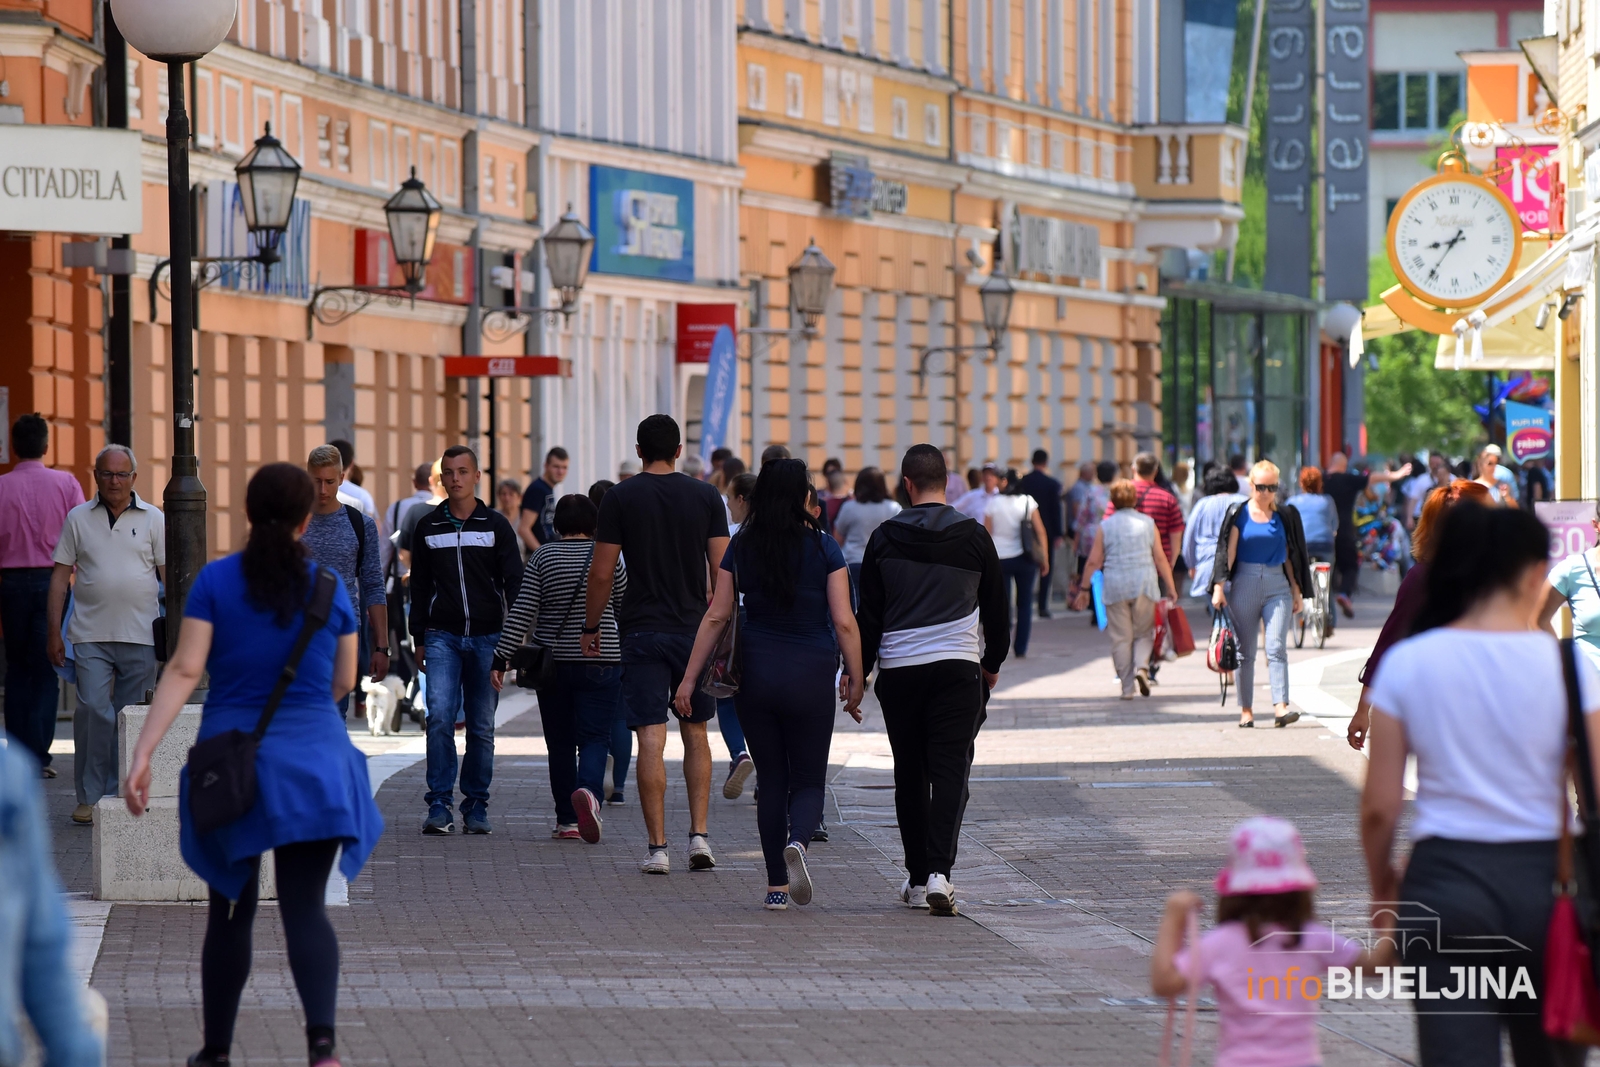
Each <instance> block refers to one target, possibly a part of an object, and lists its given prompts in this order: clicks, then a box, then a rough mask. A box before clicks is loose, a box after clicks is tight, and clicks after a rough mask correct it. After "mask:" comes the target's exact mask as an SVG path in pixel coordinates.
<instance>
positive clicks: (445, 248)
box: [354, 229, 476, 304]
mask: <svg viewBox="0 0 1600 1067" xmlns="http://www.w3.org/2000/svg"><path fill="white" fill-rule="evenodd" d="M354 237H355V251H356V263H355V267H356V269H355V282H354V284H356V285H371V286H377V287H378V288H380V289H389V288H396V289H398V288H399V287H400V286H402V285H404V284H405V276H404V275H403V274H401V273H400V262H399V260H397V259H395V258H394V247H393V246H392V245H391V244H390V243H389V231H387V230H367V229H357V230H356V231H355V234H354ZM475 261H476V257H475V256H473V254H472V249H470V248H467V247H466V246H465V245H449V244H445V243H444V242H443V241H440V242H438V243H436V244H435V245H434V246H433V258H432V259H430V260H429V261H428V269H427V272H426V273H425V274H424V275H423V280H424V281H425V282H426V283H427V284H426V285H424V286H423V288H422V290H421V291H420V292H418V293H417V299H419V300H433V301H437V302H439V303H442V304H470V303H472V301H473V299H474V297H475V295H476V293H475V290H474V286H473V263H474V262H475Z"/></svg>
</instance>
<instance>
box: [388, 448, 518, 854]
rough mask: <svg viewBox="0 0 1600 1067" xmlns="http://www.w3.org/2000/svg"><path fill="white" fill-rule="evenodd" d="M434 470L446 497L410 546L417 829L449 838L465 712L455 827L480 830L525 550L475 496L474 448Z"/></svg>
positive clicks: (453, 454) (485, 817) (485, 828)
mask: <svg viewBox="0 0 1600 1067" xmlns="http://www.w3.org/2000/svg"><path fill="white" fill-rule="evenodd" d="M439 473H440V480H441V481H442V482H443V483H444V491H445V500H444V502H443V503H441V504H439V505H437V506H436V507H434V508H432V509H431V510H430V511H428V512H427V513H426V514H424V515H422V516H420V517H419V518H418V521H417V526H416V530H415V531H414V532H413V535H412V541H411V636H412V638H413V640H414V641H415V642H416V646H417V666H418V667H419V668H420V669H421V670H422V671H423V672H424V673H426V675H427V678H428V795H427V800H428V820H427V821H426V822H425V823H423V824H422V832H423V833H425V834H449V833H454V832H455V828H456V827H455V821H454V819H452V817H451V815H450V806H451V801H452V800H454V798H455V784H456V740H455V722H456V712H457V711H460V710H464V711H465V712H466V720H467V754H466V756H465V758H464V759H463V760H462V761H461V794H462V801H461V823H462V830H463V831H465V832H466V833H469V834H486V833H489V832H490V826H489V782H490V779H491V778H492V777H493V775H494V709H495V704H496V703H497V702H498V701H497V698H496V695H495V691H494V687H493V686H491V685H490V684H489V670H490V668H491V667H492V666H493V662H494V646H495V645H496V644H497V643H499V641H500V626H501V623H502V621H503V620H504V619H505V613H506V606H507V605H508V604H512V603H515V602H516V599H517V590H518V589H520V588H521V586H522V552H521V550H520V549H519V548H518V547H517V532H516V531H515V530H513V529H512V528H511V524H510V523H509V522H507V521H506V518H505V516H504V515H501V514H500V513H499V512H498V511H495V510H494V509H492V508H490V507H487V506H486V505H485V504H484V503H483V502H482V501H481V500H479V499H478V495H477V488H478V479H479V477H480V472H479V470H478V457H477V454H476V453H474V452H473V451H472V449H470V448H468V447H467V446H465V445H453V446H451V447H450V448H447V449H445V451H444V458H443V459H442V460H441V461H440V472H439Z"/></svg>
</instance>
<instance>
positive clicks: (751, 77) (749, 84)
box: [744, 63, 767, 111]
mask: <svg viewBox="0 0 1600 1067" xmlns="http://www.w3.org/2000/svg"><path fill="white" fill-rule="evenodd" d="M744 106H745V107H747V108H749V109H750V110H751V111H765V110H767V68H766V67H765V66H763V65H761V64H760V63H747V64H745V68H744Z"/></svg>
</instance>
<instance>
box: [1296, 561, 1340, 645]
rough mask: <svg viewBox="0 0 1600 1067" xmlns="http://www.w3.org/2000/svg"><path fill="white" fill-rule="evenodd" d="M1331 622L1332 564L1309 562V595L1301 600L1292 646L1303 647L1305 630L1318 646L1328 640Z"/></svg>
mask: <svg viewBox="0 0 1600 1067" xmlns="http://www.w3.org/2000/svg"><path fill="white" fill-rule="evenodd" d="M1332 622H1333V565H1332V564H1331V563H1325V562H1323V561H1321V560H1318V561H1316V562H1314V563H1312V564H1311V595H1310V596H1308V597H1304V598H1302V600H1301V607H1300V621H1299V625H1298V626H1296V627H1295V634H1294V647H1295V648H1304V647H1305V643H1306V631H1307V630H1310V631H1311V639H1312V640H1313V641H1314V642H1316V646H1317V647H1318V648H1322V647H1323V646H1324V645H1325V644H1326V643H1327V641H1328V627H1329V625H1330V624H1331V623H1332Z"/></svg>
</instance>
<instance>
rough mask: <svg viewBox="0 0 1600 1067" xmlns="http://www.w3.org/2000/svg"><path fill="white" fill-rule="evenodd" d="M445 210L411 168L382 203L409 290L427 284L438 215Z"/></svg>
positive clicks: (436, 236)
mask: <svg viewBox="0 0 1600 1067" xmlns="http://www.w3.org/2000/svg"><path fill="white" fill-rule="evenodd" d="M443 212H444V209H443V208H441V207H440V206H439V201H438V200H436V199H435V198H434V195H433V194H432V193H430V192H428V187H427V186H426V185H423V184H422V180H421V179H420V178H418V177H417V168H416V167H412V168H411V177H409V178H407V179H406V180H405V181H404V182H403V183H402V184H401V186H400V191H399V192H397V193H395V194H394V195H393V196H391V197H390V198H389V202H388V203H387V204H384V205H383V213H384V215H386V216H387V217H388V220H389V241H390V243H391V244H392V245H393V247H394V258H395V261H396V262H398V263H399V264H400V274H401V275H402V276H403V277H404V278H405V280H406V284H405V288H406V291H407V292H409V293H417V292H420V291H421V290H422V288H423V286H425V285H426V284H427V282H426V280H425V276H426V274H427V270H428V261H429V260H431V259H433V245H434V242H435V241H436V240H437V239H438V237H439V216H440V215H441V214H443Z"/></svg>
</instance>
